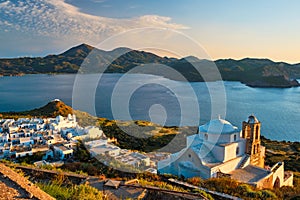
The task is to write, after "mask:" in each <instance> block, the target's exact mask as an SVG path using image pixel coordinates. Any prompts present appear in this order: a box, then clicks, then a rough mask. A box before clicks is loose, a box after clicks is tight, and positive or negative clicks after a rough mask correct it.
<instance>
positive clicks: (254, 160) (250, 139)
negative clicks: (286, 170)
mask: <svg viewBox="0 0 300 200" xmlns="http://www.w3.org/2000/svg"><path fill="white" fill-rule="evenodd" d="M260 127H261V123H260V122H259V121H258V120H257V118H256V117H255V116H254V115H250V116H249V117H248V119H247V120H246V121H244V122H243V129H242V138H245V139H246V154H248V155H249V156H250V164H251V165H255V166H259V167H262V168H263V167H264V166H265V159H264V157H265V148H264V147H263V146H261V141H260Z"/></svg>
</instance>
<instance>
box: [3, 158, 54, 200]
mask: <svg viewBox="0 0 300 200" xmlns="http://www.w3.org/2000/svg"><path fill="white" fill-rule="evenodd" d="M11 199H18V200H20V199H21V200H23V199H41V200H54V198H53V197H51V196H50V195H48V194H47V193H45V192H44V191H42V190H41V189H40V188H38V187H37V186H35V185H34V184H33V183H31V182H30V181H29V180H27V179H26V178H25V177H23V176H21V175H19V174H18V173H17V172H15V171H13V170H12V169H10V168H9V167H7V166H5V165H4V164H2V163H0V200H11Z"/></svg>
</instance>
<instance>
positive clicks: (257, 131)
mask: <svg viewBox="0 0 300 200" xmlns="http://www.w3.org/2000/svg"><path fill="white" fill-rule="evenodd" d="M255 136H256V137H255V139H257V140H258V136H259V126H257V127H256V133H255Z"/></svg>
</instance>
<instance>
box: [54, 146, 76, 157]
mask: <svg viewBox="0 0 300 200" xmlns="http://www.w3.org/2000/svg"><path fill="white" fill-rule="evenodd" d="M54 155H55V156H56V157H58V158H59V159H60V160H64V159H68V158H71V157H72V156H73V149H71V148H68V147H66V146H64V145H55V146H54Z"/></svg>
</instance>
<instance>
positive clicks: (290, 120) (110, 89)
mask: <svg viewBox="0 0 300 200" xmlns="http://www.w3.org/2000/svg"><path fill="white" fill-rule="evenodd" d="M54 99H60V100H62V101H63V102H65V103H66V104H68V105H70V106H72V107H73V108H74V109H79V110H83V111H86V112H89V113H90V114H93V115H97V116H98V117H105V118H109V119H117V120H149V121H152V122H155V123H159V124H161V125H165V126H199V125H202V124H204V123H206V122H208V121H209V120H211V119H215V118H222V119H226V120H227V121H229V122H230V123H232V124H233V125H234V126H237V127H238V128H241V126H242V122H243V121H245V120H247V118H248V116H249V115H252V114H253V115H255V116H256V117H257V119H258V120H259V121H260V122H261V123H262V128H261V132H262V135H263V136H265V137H267V138H269V139H272V140H279V141H283V140H285V141H299V142H300V87H297V88H251V87H248V86H246V85H244V84H242V83H240V82H229V81H218V82H209V83H204V82H179V81H173V80H169V79H166V78H164V77H160V76H154V75H144V74H90V75H76V74H64V75H45V74H37V75H25V76H12V77H8V76H5V77H0V112H6V111H24V110H30V109H33V108H37V107H41V106H43V105H45V104H47V103H48V102H49V101H52V100H54Z"/></svg>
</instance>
